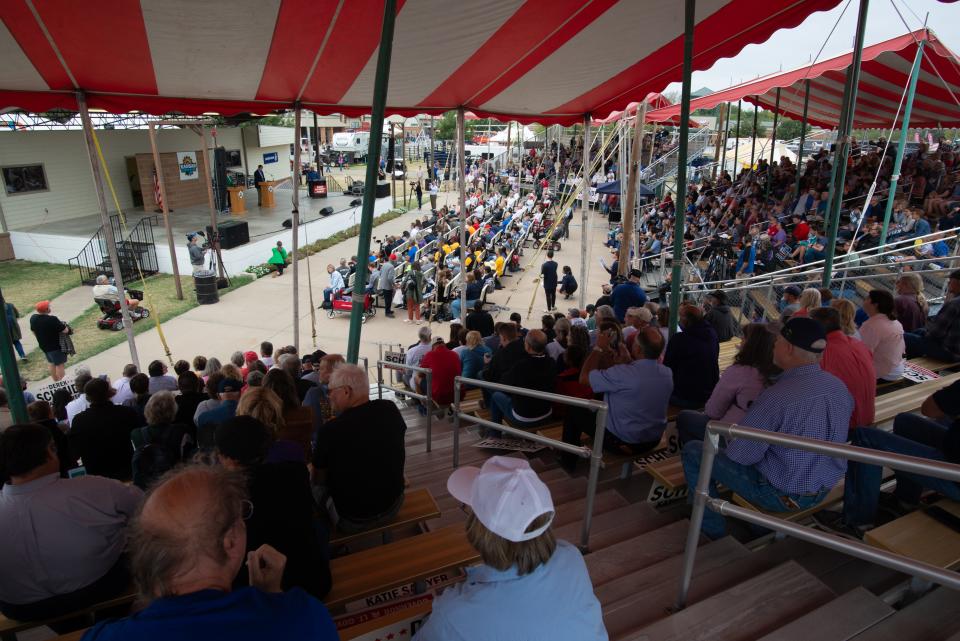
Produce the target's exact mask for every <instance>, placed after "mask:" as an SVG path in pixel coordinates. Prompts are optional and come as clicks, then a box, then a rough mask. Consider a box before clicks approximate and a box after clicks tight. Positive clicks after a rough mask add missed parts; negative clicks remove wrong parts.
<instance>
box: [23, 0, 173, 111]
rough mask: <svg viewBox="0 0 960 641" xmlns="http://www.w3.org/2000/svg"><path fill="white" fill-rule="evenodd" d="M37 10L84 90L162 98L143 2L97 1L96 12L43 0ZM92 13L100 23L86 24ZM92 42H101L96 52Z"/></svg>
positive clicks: (67, 0)
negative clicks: (158, 90) (154, 66)
mask: <svg viewBox="0 0 960 641" xmlns="http://www.w3.org/2000/svg"><path fill="white" fill-rule="evenodd" d="M34 6H35V7H36V9H37V13H38V14H39V15H40V19H41V20H43V24H44V25H45V26H46V28H47V31H48V32H49V33H50V36H51V37H52V38H53V40H54V41H55V42H56V43H57V47H58V48H59V49H60V54H61V55H62V56H63V58H64V60H65V61H66V63H67V67H68V68H69V69H70V72H71V73H72V74H73V77H74V78H75V79H76V81H77V84H79V85H80V87H81V88H91V87H96V89H97V91H123V92H127V93H136V94H146V95H155V94H156V93H157V81H156V78H155V77H154V73H153V60H152V58H151V56H150V45H149V43H148V41H147V30H146V27H145V26H144V24H143V14H142V12H141V11H140V3H139V2H128V1H127V0H98V1H97V3H96V7H95V8H94V7H91V6H90V5H88V4H87V3H85V2H75V1H74V0H44V1H43V2H36V1H35V2H34ZM91 9H94V10H95V11H96V16H97V19H96V20H87V19H86V17H87V16H88V15H89V14H90V11H91ZM81 24H82V25H83V29H78V28H77V25H81ZM91 41H93V42H97V43H99V44H98V46H97V48H96V49H94V48H91V47H90V42H91Z"/></svg>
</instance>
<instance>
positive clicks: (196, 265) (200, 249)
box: [187, 232, 210, 274]
mask: <svg viewBox="0 0 960 641" xmlns="http://www.w3.org/2000/svg"><path fill="white" fill-rule="evenodd" d="M201 240H203V241H206V237H205V236H204V235H203V233H202V232H197V233H194V234H187V241H188V242H187V250H188V251H189V252H190V267H192V268H193V273H194V274H196V273H197V272H199V271H202V270H203V268H204V266H203V264H204V259H205V258H206V255H207V249H208V248H209V247H210V245H209V243H207V242H204V243H203V244H201V242H200V241H201Z"/></svg>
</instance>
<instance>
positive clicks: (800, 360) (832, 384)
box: [681, 318, 853, 539]
mask: <svg viewBox="0 0 960 641" xmlns="http://www.w3.org/2000/svg"><path fill="white" fill-rule="evenodd" d="M826 344H827V341H826V337H825V335H824V331H823V328H822V327H821V326H820V324H819V323H817V322H816V321H814V320H811V319H809V318H792V319H790V321H789V322H787V324H786V325H784V326H783V329H782V330H781V331H780V335H779V336H778V337H777V342H776V344H775V345H774V348H773V361H774V363H776V365H777V366H778V367H780V368H781V369H782V370H783V375H782V376H780V378H779V379H778V380H777V382H776V383H775V384H773V385H771V386H770V387H768V388H767V389H766V390H764V391H763V392H762V393H761V394H760V396H759V397H757V399H756V400H755V401H754V402H753V404H752V405H751V406H750V408H749V409H748V410H747V414H746V415H745V416H744V417H743V419H742V420H741V421H740V425H743V426H745V427H753V428H756V429H761V430H766V431H770V432H779V433H781V434H789V435H793V436H803V437H807V438H815V439H819V440H823V441H833V442H835V443H844V442H846V440H847V429H848V426H849V423H850V415H851V414H852V413H853V397H852V396H850V392H848V391H847V388H846V386H845V385H844V384H843V382H842V381H841V380H840V379H838V378H837V377H836V376H834V375H832V374H829V373H827V372H825V371H823V370H822V369H820V365H819V361H820V355H821V353H822V352H823V350H824V348H825V347H826ZM702 452H703V441H690V442H688V443H687V444H686V445H685V446H684V447H683V452H682V455H681V457H682V458H681V460H682V462H683V471H684V474H685V475H686V478H687V484H688V485H689V486H690V487H691V488H693V487H696V484H697V479H698V478H699V476H700V458H701V455H702ZM845 471H846V462H845V461H844V460H842V459H835V458H831V457H829V456H824V455H822V454H814V453H812V452H806V451H802V450H797V449H792V448H787V447H783V446H779V445H769V444H767V443H761V442H759V441H753V440H748V439H738V440H736V441H734V442H732V443H729V444H728V445H727V446H726V448H725V449H724V450H722V451H721V452H718V453H717V456H716V459H715V460H714V463H713V474H712V477H711V480H710V495H711V496H713V497H716V496H717V483H722V484H723V485H724V486H725V487H726V488H728V489H729V490H731V491H733V492H736V493H737V494H739V495H740V496H742V497H743V498H745V499H746V500H747V501H749V502H750V503H752V504H753V505H755V506H757V507H759V508H761V509H764V510H768V511H770V512H789V511H794V510H803V509H806V508H808V507H811V506H813V505H816V504H817V503H819V502H820V501H822V500H823V498H824V497H825V496H826V494H827V493H828V492H829V491H830V490H831V489H832V488H833V486H834V485H836V483H837V481H838V480H840V478H842V477H843V475H844V472H845ZM703 533H704V534H705V535H706V536H708V537H710V538H711V539H717V538H720V537H722V536H724V535H725V534H726V525H725V523H724V519H723V517H722V516H720V515H719V514H717V513H716V512H713V511H712V510H709V509H708V510H707V511H706V512H705V513H704V515H703Z"/></svg>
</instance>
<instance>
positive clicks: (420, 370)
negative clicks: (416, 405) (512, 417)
mask: <svg viewBox="0 0 960 641" xmlns="http://www.w3.org/2000/svg"><path fill="white" fill-rule="evenodd" d="M384 368H387V369H391V370H402V371H407V372H414V373H416V374H423V375H424V376H425V377H426V379H427V385H426V388H427V389H426V394H421V393H419V392H413V391H410V390H408V389H406V388H403V387H394V386H393V385H390V384H388V383H386V382H384V380H383V369H384ZM432 385H433V370H431V369H428V368H426V367H416V366H414V365H404V364H402V363H394V362H391V361H384V360H378V361H377V397H378V398H383V390H384V389H388V390H391V391H393V392H394V393H396V394H403V395H405V396H409V397H411V398H416V399H418V400H421V401H423V402H424V403H425V405H426V408H427V451H428V452H429V451H430V450H431V448H432V447H433V396H432V394H431V389H432Z"/></svg>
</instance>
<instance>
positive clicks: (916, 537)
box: [863, 499, 960, 569]
mask: <svg viewBox="0 0 960 641" xmlns="http://www.w3.org/2000/svg"><path fill="white" fill-rule="evenodd" d="M936 505H937V506H938V507H940V508H943V509H944V510H946V511H948V512H950V513H951V514H953V515H955V516H958V517H960V503H958V502H956V501H951V500H948V499H945V500H942V501H938V502H937V503H936ZM863 540H864V541H866V542H867V543H869V544H870V545H873V546H874V547H878V548H882V549H884V550H887V551H888V552H894V553H896V554H902V555H903V556H908V557H910V558H911V559H916V560H917V561H923V562H925V563H929V564H931V565H935V566H937V567H941V568H945V569H951V568H956V567H960V532H957V531H956V530H954V529H952V528H950V527H947V526H946V525H943V524H942V523H940V522H939V521H937V520H935V519H934V518H932V517H931V516H929V515H927V514H926V513H925V512H924V511H923V510H916V511H914V512H911V513H910V514H907V515H906V516H902V517H900V518H899V519H896V520H894V521H890V522H889V523H886V524H885V525H881V526H880V527H877V528H874V529H872V530H869V531H867V533H866V534H864V536H863Z"/></svg>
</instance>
